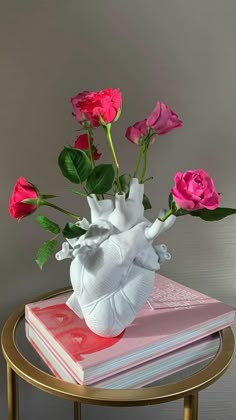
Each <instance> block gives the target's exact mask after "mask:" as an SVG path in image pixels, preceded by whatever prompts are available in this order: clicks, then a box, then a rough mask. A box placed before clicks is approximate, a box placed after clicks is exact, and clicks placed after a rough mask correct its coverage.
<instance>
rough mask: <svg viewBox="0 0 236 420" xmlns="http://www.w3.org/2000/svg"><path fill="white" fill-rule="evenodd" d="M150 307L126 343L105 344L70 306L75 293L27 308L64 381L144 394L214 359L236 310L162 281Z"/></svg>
mask: <svg viewBox="0 0 236 420" xmlns="http://www.w3.org/2000/svg"><path fill="white" fill-rule="evenodd" d="M155 284H156V286H155V288H154V291H153V294H152V296H151V297H150V298H149V301H148V303H147V304H146V305H145V307H144V308H143V309H142V310H141V311H140V313H139V314H138V316H137V317H136V318H135V320H134V321H133V322H132V324H130V325H129V326H128V327H127V328H126V329H125V330H124V331H123V332H122V333H121V334H120V335H119V336H117V337H113V338H105V337H100V336H98V335H96V334H94V333H93V332H92V331H90V330H89V329H88V327H87V326H86V324H85V322H84V320H83V319H80V318H78V316H77V315H75V314H74V312H73V311H71V309H70V308H69V307H68V306H67V305H66V301H67V299H68V297H69V295H70V293H65V294H62V295H59V296H58V297H54V298H50V299H47V300H42V301H39V302H34V303H31V304H28V305H26V308H25V315H26V335H27V338H28V340H29V341H30V343H31V344H32V345H33V347H34V348H35V350H36V351H37V352H38V353H39V355H40V356H41V357H42V359H43V360H44V362H45V363H46V364H47V365H48V367H49V368H50V369H51V371H52V372H53V374H54V375H55V376H57V377H59V378H61V379H63V380H66V381H69V382H74V383H79V384H83V385H92V386H95V387H100V388H113V389H119V388H137V387H141V386H144V385H147V384H149V383H151V382H154V381H157V380H158V379H161V378H163V377H165V376H168V375H170V374H173V373H175V372H177V371H179V370H183V369H185V368H187V367H189V366H192V365H194V364H197V363H200V362H202V361H205V360H208V359H210V358H212V357H213V355H214V354H216V352H217V350H218V349H219V346H220V339H219V335H218V334H216V332H217V331H219V330H222V329H223V328H226V327H228V326H230V325H232V324H233V323H234V322H235V313H236V312H235V309H234V308H232V307H231V306H228V305H226V304H224V303H222V302H220V301H219V300H216V299H213V298H211V297H209V296H206V295H203V294H202V293H199V292H197V291H195V290H193V289H190V288H188V287H186V286H183V285H181V284H179V283H177V282H175V281H173V280H170V279H168V278H166V277H163V276H161V275H159V274H158V275H157V276H156V283H155Z"/></svg>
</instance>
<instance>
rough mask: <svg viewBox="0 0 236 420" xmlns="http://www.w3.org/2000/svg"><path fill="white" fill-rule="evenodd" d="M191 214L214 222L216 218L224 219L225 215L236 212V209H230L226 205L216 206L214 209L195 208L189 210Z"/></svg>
mask: <svg viewBox="0 0 236 420" xmlns="http://www.w3.org/2000/svg"><path fill="white" fill-rule="evenodd" d="M190 214H191V216H196V217H200V218H201V219H202V220H205V221H207V222H215V221H217V220H221V219H224V218H225V217H227V216H231V215H233V214H236V209H231V208H227V207H218V208H217V209H215V210H207V209H202V210H195V211H191V212H190Z"/></svg>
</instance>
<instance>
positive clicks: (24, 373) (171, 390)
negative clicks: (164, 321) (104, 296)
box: [2, 288, 234, 420]
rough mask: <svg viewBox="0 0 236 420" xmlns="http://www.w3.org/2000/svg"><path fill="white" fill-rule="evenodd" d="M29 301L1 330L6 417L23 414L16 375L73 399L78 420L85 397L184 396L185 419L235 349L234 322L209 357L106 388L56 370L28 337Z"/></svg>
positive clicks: (191, 419) (144, 399)
mask: <svg viewBox="0 0 236 420" xmlns="http://www.w3.org/2000/svg"><path fill="white" fill-rule="evenodd" d="M69 290H71V289H68V288H64V289H60V290H56V291H54V292H51V293H48V294H47V295H43V296H38V297H37V298H36V299H34V301H37V300H40V299H47V298H51V297H54V296H57V295H60V294H61V293H64V292H66V291H69ZM24 313H25V305H22V306H21V307H20V308H19V309H17V310H16V311H15V312H14V313H13V314H12V315H11V316H10V318H9V319H8V320H7V322H6V324H5V326H4V328H3V331H2V349H3V354H4V357H5V359H6V362H7V391H8V420H19V409H18V406H19V398H18V389H17V376H19V377H21V378H22V379H24V380H25V381H27V382H29V383H30V384H31V385H33V386H34V387H36V388H40V389H41V390H43V391H45V392H48V393H51V394H53V395H56V396H58V397H61V398H65V399H70V400H73V401H74V420H79V419H80V418H81V403H84V404H94V405H107V406H123V407H128V406H141V405H150V404H161V403H165V402H168V401H173V400H177V399H180V398H183V399H184V410H183V418H184V420H197V418H198V392H199V391H201V390H202V389H204V388H206V387H208V386H209V385H210V384H211V383H213V382H215V381H216V380H217V379H218V378H219V377H220V376H221V375H222V374H223V373H224V372H225V371H226V369H227V368H228V367H229V365H230V362H231V361H232V359H233V353H234V336H233V332H232V330H231V328H226V329H225V330H223V331H219V332H218V334H219V337H220V346H219V349H218V351H217V352H216V354H215V355H214V357H212V359H211V360H208V361H206V362H203V363H201V364H198V365H196V366H194V367H193V368H191V369H185V370H184V371H181V372H179V373H177V374H174V375H171V376H168V377H167V378H165V379H164V380H159V381H157V382H155V383H152V384H150V385H148V386H145V387H143V388H139V389H119V390H115V389H102V388H96V387H94V386H82V385H77V384H72V383H69V382H65V381H63V380H60V379H58V378H56V377H55V376H53V374H52V373H50V371H49V369H48V368H47V366H46V365H45V364H44V362H43V361H42V359H41V358H40V357H39V356H38V354H37V353H36V351H35V350H34V349H33V347H32V346H31V345H30V343H29V342H28V340H27V338H26V335H25V331H24V326H25V318H24Z"/></svg>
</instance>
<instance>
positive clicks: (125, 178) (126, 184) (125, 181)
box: [119, 174, 131, 197]
mask: <svg viewBox="0 0 236 420" xmlns="http://www.w3.org/2000/svg"><path fill="white" fill-rule="evenodd" d="M119 180H120V186H121V190H122V191H123V192H124V193H125V195H126V197H127V196H128V195H129V189H130V182H131V175H130V174H123V175H121V176H120V177H119Z"/></svg>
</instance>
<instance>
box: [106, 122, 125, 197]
mask: <svg viewBox="0 0 236 420" xmlns="http://www.w3.org/2000/svg"><path fill="white" fill-rule="evenodd" d="M104 129H105V131H106V135H107V139H108V143H109V146H110V149H111V154H112V157H113V160H114V163H115V176H116V184H117V189H118V193H119V194H121V193H122V189H121V185H120V180H119V170H120V167H119V163H118V160H117V156H116V152H115V149H114V145H113V142H112V137H111V124H107V125H106V126H105V127H104Z"/></svg>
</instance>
